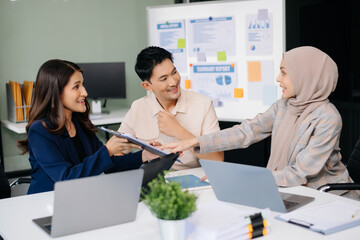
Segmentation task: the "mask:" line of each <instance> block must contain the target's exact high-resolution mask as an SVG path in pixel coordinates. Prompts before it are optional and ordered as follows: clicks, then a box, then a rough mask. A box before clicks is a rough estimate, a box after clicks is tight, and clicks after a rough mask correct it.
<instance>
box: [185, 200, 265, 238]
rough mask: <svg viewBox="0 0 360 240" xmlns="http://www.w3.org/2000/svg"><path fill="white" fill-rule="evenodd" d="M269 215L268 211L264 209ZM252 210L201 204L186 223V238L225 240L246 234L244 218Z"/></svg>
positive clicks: (213, 202) (251, 212) (214, 203)
mask: <svg viewBox="0 0 360 240" xmlns="http://www.w3.org/2000/svg"><path fill="white" fill-rule="evenodd" d="M265 211H267V215H269V211H270V210H269V209H266V210H265ZM255 212H259V211H254V210H243V209H240V208H237V207H235V206H232V205H230V204H228V203H224V202H220V201H217V200H215V201H212V202H208V203H202V204H199V205H198V206H197V210H196V212H195V213H194V214H193V215H192V216H191V217H190V218H189V220H188V221H187V226H186V231H187V237H189V238H190V239H199V240H200V239H206V240H217V239H222V240H227V239H236V237H238V236H239V235H243V234H246V233H247V231H248V229H247V228H246V227H245V226H247V225H248V224H249V223H248V221H245V219H244V217H245V216H249V215H251V214H254V213H255Z"/></svg>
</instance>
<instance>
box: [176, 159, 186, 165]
mask: <svg viewBox="0 0 360 240" xmlns="http://www.w3.org/2000/svg"><path fill="white" fill-rule="evenodd" d="M176 161H177V162H179V163H181V164H184V163H183V162H182V161H181V160H180V159H179V158H178V159H176Z"/></svg>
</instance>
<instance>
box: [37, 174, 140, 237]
mask: <svg viewBox="0 0 360 240" xmlns="http://www.w3.org/2000/svg"><path fill="white" fill-rule="evenodd" d="M143 174H144V170H142V169H136V170H131V171H125V172H118V173H112V174H103V175H99V176H93V177H86V178H79V179H74V180H67V181H60V182H56V183H55V192H54V212H53V216H49V217H44V218H38V219H33V221H34V222H35V223H36V224H37V225H39V226H40V227H41V228H42V229H43V230H45V231H46V232H47V233H49V234H50V235H51V236H52V237H60V236H64V235H68V234H73V233H79V232H84V231H88V230H93V229H98V228H102V227H108V226H112V225H117V224H121V223H127V222H131V221H134V220H135V218H136V211H137V205H138V202H139V197H140V188H141V183H142V179H143Z"/></svg>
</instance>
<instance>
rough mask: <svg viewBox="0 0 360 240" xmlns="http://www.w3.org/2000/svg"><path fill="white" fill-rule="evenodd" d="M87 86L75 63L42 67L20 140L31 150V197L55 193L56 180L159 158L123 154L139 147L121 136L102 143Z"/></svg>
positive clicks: (22, 146)
mask: <svg viewBox="0 0 360 240" xmlns="http://www.w3.org/2000/svg"><path fill="white" fill-rule="evenodd" d="M85 81H86V79H85ZM83 83H84V79H83V77H82V71H81V69H80V67H79V66H77V65H76V64H75V63H72V62H68V61H64V60H57V59H54V60H49V61H47V62H45V63H44V64H43V65H42V66H41V67H40V69H39V72H38V74H37V77H36V82H35V93H34V97H33V100H32V105H31V107H30V113H29V122H28V125H27V126H26V132H27V139H25V140H21V141H18V146H19V147H20V149H22V151H23V153H26V152H27V151H29V161H30V164H31V168H32V170H31V177H32V181H31V184H30V187H29V190H28V194H32V193H40V192H45V191H51V190H54V184H55V182H57V181H63V180H67V179H75V178H81V177H88V176H94V175H99V174H101V173H103V172H105V173H109V172H116V171H124V170H129V169H135V168H139V167H140V165H141V164H142V163H143V162H145V161H147V160H148V159H151V158H155V156H154V155H152V154H151V153H149V152H146V151H138V152H136V153H128V154H125V155H124V154H123V153H124V152H130V151H131V149H134V148H137V149H138V148H139V147H138V146H137V145H134V144H131V143H128V142H127V140H125V139H121V138H118V137H112V138H110V139H109V141H108V142H107V143H106V144H105V145H103V143H102V142H101V141H100V140H99V139H98V138H97V136H96V135H95V132H96V127H95V126H94V125H93V124H92V123H91V121H90V119H89V113H90V104H89V102H88V101H87V99H86V97H87V92H86V89H85V87H84V85H83ZM115 155H116V156H115Z"/></svg>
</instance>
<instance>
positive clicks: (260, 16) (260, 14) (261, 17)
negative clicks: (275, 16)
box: [257, 9, 269, 20]
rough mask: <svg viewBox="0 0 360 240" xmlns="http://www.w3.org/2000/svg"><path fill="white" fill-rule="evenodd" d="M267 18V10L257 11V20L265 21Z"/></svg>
mask: <svg viewBox="0 0 360 240" xmlns="http://www.w3.org/2000/svg"><path fill="white" fill-rule="evenodd" d="M268 18H269V13H268V10H267V9H259V10H258V15H257V19H258V20H266V19H268Z"/></svg>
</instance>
